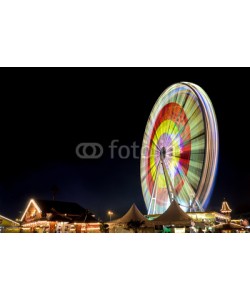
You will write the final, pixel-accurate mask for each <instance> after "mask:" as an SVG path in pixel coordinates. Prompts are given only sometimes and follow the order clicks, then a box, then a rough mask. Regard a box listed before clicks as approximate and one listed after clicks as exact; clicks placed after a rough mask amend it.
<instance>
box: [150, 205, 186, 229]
mask: <svg viewBox="0 0 250 300" xmlns="http://www.w3.org/2000/svg"><path fill="white" fill-rule="evenodd" d="M191 221H192V219H191V218H190V217H189V216H188V214H186V213H185V212H184V211H183V210H182V209H181V208H180V206H179V204H178V203H177V202H176V201H175V200H174V201H172V203H171V204H170V206H169V208H168V209H167V210H166V211H165V212H164V213H163V214H162V215H160V216H159V217H158V218H157V219H155V220H153V221H152V222H153V223H154V224H155V225H181V226H187V225H191Z"/></svg>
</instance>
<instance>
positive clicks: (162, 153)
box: [160, 147, 167, 161]
mask: <svg viewBox="0 0 250 300" xmlns="http://www.w3.org/2000/svg"><path fill="white" fill-rule="evenodd" d="M166 155H167V151H166V148H165V147H162V148H161V151H160V157H161V161H163V160H164V159H165V158H166Z"/></svg>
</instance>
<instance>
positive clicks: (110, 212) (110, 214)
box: [108, 210, 114, 222]
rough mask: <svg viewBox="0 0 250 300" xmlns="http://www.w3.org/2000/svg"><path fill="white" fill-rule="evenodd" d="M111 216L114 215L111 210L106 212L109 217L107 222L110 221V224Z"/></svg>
mask: <svg viewBox="0 0 250 300" xmlns="http://www.w3.org/2000/svg"><path fill="white" fill-rule="evenodd" d="M113 214H114V213H113V212H112V211H111V210H109V211H108V215H109V220H110V222H111V217H112V215H113Z"/></svg>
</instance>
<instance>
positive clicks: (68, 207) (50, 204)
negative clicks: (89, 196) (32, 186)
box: [35, 199, 86, 215]
mask: <svg viewBox="0 0 250 300" xmlns="http://www.w3.org/2000/svg"><path fill="white" fill-rule="evenodd" d="M35 201H36V203H37V205H38V206H39V208H40V209H41V210H42V212H43V213H53V212H55V211H56V212H57V213H59V214H70V215H80V214H83V213H85V212H86V209H85V208H83V207H81V206H80V205H79V204H77V203H74V202H64V201H52V200H37V199H36V200H35Z"/></svg>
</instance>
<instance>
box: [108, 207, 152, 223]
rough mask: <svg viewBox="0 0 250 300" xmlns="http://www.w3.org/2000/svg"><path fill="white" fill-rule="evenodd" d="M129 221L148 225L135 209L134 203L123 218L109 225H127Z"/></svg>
mask: <svg viewBox="0 0 250 300" xmlns="http://www.w3.org/2000/svg"><path fill="white" fill-rule="evenodd" d="M131 220H133V221H140V222H145V224H146V223H149V221H148V220H147V219H146V218H145V217H144V216H143V214H142V213H141V212H140V210H139V209H138V208H137V206H136V205H135V203H133V204H132V206H131V207H130V209H129V210H128V211H127V213H126V214H125V215H124V216H123V217H121V218H120V219H117V220H114V221H112V222H110V223H128V222H130V221H131Z"/></svg>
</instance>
